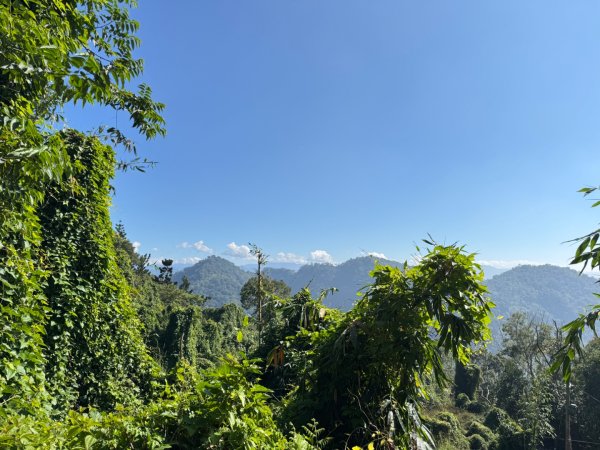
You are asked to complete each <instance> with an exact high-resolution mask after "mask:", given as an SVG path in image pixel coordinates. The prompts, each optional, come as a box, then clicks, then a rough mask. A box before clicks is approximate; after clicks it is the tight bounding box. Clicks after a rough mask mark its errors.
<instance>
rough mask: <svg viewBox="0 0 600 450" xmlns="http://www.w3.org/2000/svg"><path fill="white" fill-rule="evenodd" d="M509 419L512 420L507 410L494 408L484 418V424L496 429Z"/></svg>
mask: <svg viewBox="0 0 600 450" xmlns="http://www.w3.org/2000/svg"><path fill="white" fill-rule="evenodd" d="M509 420H510V418H509V417H508V414H506V412H505V411H503V410H502V409H500V408H492V409H490V411H489V412H488V413H487V415H486V416H485V420H484V422H483V424H484V425H485V426H486V427H488V428H490V429H492V430H494V431H496V430H498V427H499V426H500V424H502V423H504V422H507V421H509Z"/></svg>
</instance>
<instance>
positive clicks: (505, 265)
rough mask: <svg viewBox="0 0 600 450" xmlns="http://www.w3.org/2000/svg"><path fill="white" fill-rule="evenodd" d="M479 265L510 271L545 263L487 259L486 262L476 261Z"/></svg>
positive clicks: (524, 260) (525, 260)
mask: <svg viewBox="0 0 600 450" xmlns="http://www.w3.org/2000/svg"><path fill="white" fill-rule="evenodd" d="M477 262H478V263H479V264H482V265H484V266H491V267H495V268H496V269H512V268H513V267H516V266H526V265H527V266H541V265H543V264H545V263H541V262H537V261H529V260H527V259H512V260H501V259H488V260H479V261H477Z"/></svg>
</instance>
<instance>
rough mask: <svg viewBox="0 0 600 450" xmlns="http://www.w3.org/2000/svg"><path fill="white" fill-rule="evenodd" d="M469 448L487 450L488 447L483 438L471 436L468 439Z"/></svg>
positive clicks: (475, 435) (476, 435)
mask: <svg viewBox="0 0 600 450" xmlns="http://www.w3.org/2000/svg"><path fill="white" fill-rule="evenodd" d="M469 448H470V449H471V450H487V448H488V445H487V442H486V441H485V439H484V438H483V437H481V436H479V435H478V434H473V435H472V436H470V437H469Z"/></svg>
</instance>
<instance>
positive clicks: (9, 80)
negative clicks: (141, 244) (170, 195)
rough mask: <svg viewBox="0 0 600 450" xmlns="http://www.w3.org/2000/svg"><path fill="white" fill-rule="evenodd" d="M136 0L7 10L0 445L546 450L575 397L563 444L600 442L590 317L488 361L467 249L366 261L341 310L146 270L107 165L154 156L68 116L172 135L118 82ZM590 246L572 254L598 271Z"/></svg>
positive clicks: (517, 343) (257, 284)
mask: <svg viewBox="0 0 600 450" xmlns="http://www.w3.org/2000/svg"><path fill="white" fill-rule="evenodd" d="M134 3H135V2H134V1H132V0H125V1H118V0H87V1H67V0H2V2H1V3H0V110H1V114H2V120H0V293H1V296H0V315H1V322H0V323H1V327H0V447H1V448H17V449H43V448H48V449H123V448H135V449H163V448H176V449H192V448H213V449H242V448H246V449H253V448H256V449H278V448H279V449H312V448H332V449H333V448H353V449H355V448H369V449H371V448H389V449H392V448H401V449H409V448H410V449H414V448H417V446H418V447H420V448H427V447H433V446H434V445H437V446H438V448H444V447H445V448H465V449H467V448H472V449H483V448H489V449H493V448H495V449H518V448H523V449H525V448H527V449H530V448H540V446H545V447H546V448H554V447H552V445H555V443H556V442H558V441H559V440H560V439H561V438H562V437H564V436H565V434H564V432H565V430H564V429H563V428H561V427H562V426H563V425H562V424H564V423H565V422H564V421H563V419H562V418H563V416H564V413H565V405H566V408H567V410H569V411H570V410H571V403H572V404H574V405H578V408H577V410H576V411H573V412H572V415H573V416H574V417H576V419H577V420H576V421H575V420H574V421H573V426H572V435H573V442H575V440H578V441H580V442H585V441H587V442H593V441H595V442H598V441H599V440H600V436H599V434H598V433H599V432H600V431H599V429H598V423H599V420H598V412H599V411H600V409H599V408H598V405H597V404H595V403H594V401H596V402H597V399H595V397H594V394H595V393H597V390H598V389H597V388H598V386H597V383H598V379H599V378H598V376H597V372H598V371H599V370H600V369H599V368H600V351H599V345H598V341H592V342H591V343H590V344H588V345H587V346H583V344H582V343H581V341H580V340H577V339H576V338H577V337H578V336H579V334H578V333H579V330H580V328H581V327H580V325H581V326H583V325H586V324H587V325H589V326H593V325H594V322H595V320H596V317H597V311H596V312H592V313H590V315H588V316H585V317H582V318H580V319H577V321H576V322H574V323H573V324H572V325H570V326H569V327H568V328H567V329H566V330H564V331H563V330H561V329H558V328H552V327H551V326H549V325H546V324H539V323H534V322H532V321H531V320H529V319H528V318H527V317H526V316H522V315H517V316H513V317H510V318H509V319H507V320H506V322H505V324H504V326H505V333H506V339H505V341H504V342H503V343H502V348H501V350H500V351H499V353H497V354H490V353H488V352H486V350H485V347H484V344H485V342H486V341H487V340H488V339H489V336H490V332H489V323H490V320H491V317H492V314H491V310H492V308H493V303H492V302H491V300H490V299H489V297H488V296H487V295H486V288H485V286H484V285H483V273H482V271H481V268H480V267H479V266H478V265H477V264H476V263H475V259H474V258H475V256H474V255H473V254H468V253H466V252H465V250H464V248H463V247H460V246H457V245H449V246H445V245H439V244H437V243H435V242H433V241H431V240H428V241H425V247H424V248H423V250H422V251H421V258H420V260H419V263H418V264H416V265H414V266H412V267H409V266H408V265H407V264H405V265H404V266H403V267H392V266H388V265H376V266H375V267H374V268H373V270H372V272H371V276H372V277H373V279H374V281H373V283H372V284H370V285H369V286H367V287H366V288H365V289H364V291H363V292H362V295H361V296H360V298H359V299H358V301H357V302H356V304H355V305H354V307H353V308H352V309H351V310H350V311H348V312H341V311H339V310H336V309H333V308H327V307H325V306H324V305H323V299H324V297H325V296H326V295H327V291H324V292H323V293H322V294H321V295H319V296H316V298H315V297H313V296H312V295H311V293H310V292H309V291H308V290H307V289H301V290H299V291H298V292H295V293H292V292H290V290H289V288H287V287H286V286H285V285H284V284H283V283H280V282H275V281H273V280H270V279H269V278H268V277H267V276H266V275H265V274H264V272H261V265H260V264H259V267H258V269H259V270H258V274H257V278H250V279H249V280H246V281H247V282H246V284H245V285H244V287H243V288H242V292H241V298H242V305H243V307H244V308H246V309H244V308H242V307H241V306H239V305H233V304H229V305H224V306H221V307H218V308H210V307H208V306H207V301H208V299H207V297H204V296H202V295H198V294H194V293H191V289H190V285H189V281H188V282H187V283H186V282H185V279H182V280H180V281H179V284H176V283H175V282H174V280H173V274H172V261H171V260H163V262H162V266H161V267H160V268H159V271H158V273H153V272H152V271H150V270H149V267H148V261H149V258H148V255H140V254H138V253H136V252H135V251H134V247H133V245H132V243H131V242H130V241H129V239H128V237H127V233H126V230H125V227H124V226H123V225H121V224H118V225H116V226H114V225H113V224H112V223H111V220H110V215H109V205H110V200H111V197H110V191H111V187H110V182H111V178H112V177H113V175H114V172H115V170H117V169H120V170H128V169H138V170H144V168H145V167H146V165H147V164H148V163H149V162H148V161H146V160H144V159H142V158H141V157H139V156H138V149H137V147H136V145H135V143H134V141H133V137H132V136H128V135H126V134H125V132H124V131H122V130H120V129H117V128H99V129H98V130H96V131H94V132H82V131H80V130H74V129H70V128H67V127H65V126H64V123H65V121H64V118H63V117H62V114H64V113H63V111H64V107H65V106H67V105H73V104H75V105H80V106H85V105H88V104H97V105H101V106H105V107H108V108H113V109H115V110H117V111H121V112H123V113H124V114H126V115H127V116H129V119H130V123H129V125H130V126H131V127H132V128H133V129H134V130H135V131H136V132H137V133H139V135H140V136H141V137H143V138H148V139H152V138H155V137H157V136H160V135H163V134H164V133H165V123H164V120H163V118H162V116H161V112H162V110H163V107H164V105H162V104H161V103H159V102H156V101H155V100H154V99H153V98H152V92H151V90H150V87H149V86H146V85H140V86H139V87H138V89H137V90H131V89H130V86H131V81H132V80H133V79H134V78H135V77H136V76H138V75H139V74H140V73H141V71H142V68H143V67H142V62H141V61H140V60H137V59H135V58H134V56H133V52H134V50H135V48H136V47H137V46H139V45H140V42H139V39H138V38H137V37H136V35H135V32H136V30H137V27H138V24H137V23H136V22H135V21H134V20H132V19H131V18H130V16H129V8H130V7H133V6H135V4H134ZM117 154H119V155H121V157H119V158H117V156H116V155H117ZM123 158H124V159H123ZM597 240H598V232H594V233H592V234H590V235H589V236H586V237H584V238H583V239H582V244H581V245H580V247H579V250H578V252H577V255H576V260H577V261H589V262H590V263H591V264H592V265H593V266H596V265H598V256H597V247H596V245H597ZM254 251H255V253H254V254H255V255H256V256H257V257H258V259H259V261H262V265H264V264H268V258H267V256H266V255H264V254H263V253H262V251H261V250H260V248H258V247H254ZM261 258H262V259H261ZM292 294H293V295H292ZM565 333H566V337H567V341H566V343H563V334H565ZM555 355H559V357H560V356H562V359H555V360H553V357H554V356H555ZM577 356H579V357H580V358H577ZM583 356H585V358H584V357H583ZM553 361H558V362H554V363H553ZM552 364H554V366H556V365H557V364H559V365H560V366H561V367H563V374H564V376H565V377H566V379H567V384H565V382H564V381H565V380H564V379H563V378H562V377H561V375H556V374H553V373H552V372H550V371H549V370H548V368H549V367H550V366H551V365H552ZM569 383H570V384H569ZM565 395H571V397H572V398H573V399H574V400H573V401H565ZM548 445H550V447H548ZM580 448H584V447H580Z"/></svg>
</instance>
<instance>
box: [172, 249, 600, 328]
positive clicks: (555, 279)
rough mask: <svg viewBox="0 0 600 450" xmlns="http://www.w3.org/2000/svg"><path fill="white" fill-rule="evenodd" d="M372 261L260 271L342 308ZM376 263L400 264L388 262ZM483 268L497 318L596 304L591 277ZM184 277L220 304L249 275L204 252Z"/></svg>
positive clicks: (558, 315) (550, 315) (571, 313)
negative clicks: (489, 275)
mask: <svg viewBox="0 0 600 450" xmlns="http://www.w3.org/2000/svg"><path fill="white" fill-rule="evenodd" d="M374 262H375V259H374V258H372V257H369V256H364V257H359V258H353V259H350V260H348V261H346V262H344V263H342V264H338V265H332V264H309V265H305V266H302V267H300V268H299V269H298V270H292V269H286V268H275V267H269V266H268V265H267V267H266V269H265V273H266V274H267V275H268V276H270V277H271V278H274V279H277V280H282V281H284V282H285V283H286V284H287V285H288V286H290V287H291V288H292V293H294V292H297V291H298V290H299V289H301V288H303V287H305V286H308V287H309V289H310V290H311V292H312V293H313V295H314V296H317V295H319V293H320V292H321V290H323V289H329V288H331V287H335V288H337V289H338V291H337V292H335V293H333V294H330V295H329V296H327V298H326V299H325V303H326V304H327V305H328V306H332V307H335V308H339V309H341V310H343V311H347V310H349V309H350V308H351V307H352V304H353V303H354V302H355V301H356V300H357V298H358V297H357V295H356V293H357V292H358V291H359V290H360V289H362V288H363V287H365V286H366V285H367V284H369V283H370V282H371V278H370V277H369V272H370V271H371V270H372V269H373V265H374ZM379 262H380V263H382V264H389V265H393V266H400V265H401V263H398V262H396V261H389V260H379ZM248 268H249V269H250V267H248ZM252 269H254V267H252ZM483 269H484V272H487V273H490V272H491V273H496V274H495V275H494V276H493V277H492V278H490V279H487V280H486V284H487V286H488V289H489V292H490V296H491V298H492V300H493V301H494V303H496V308H495V310H494V313H495V315H496V316H500V315H502V316H505V317H508V316H509V315H510V314H512V313H514V312H516V311H526V312H528V313H530V314H531V315H533V316H534V317H536V318H539V319H541V320H545V321H552V320H555V321H556V322H557V323H558V324H564V323H565V322H567V321H569V320H572V319H573V318H575V317H576V316H577V314H578V313H581V312H583V311H585V309H586V307H587V306H588V305H591V304H595V303H599V302H600V300H599V299H598V298H597V297H595V296H594V295H593V293H594V292H597V291H600V286H598V284H596V283H595V282H596V280H595V279H594V278H591V277H589V276H586V275H581V276H580V275H578V273H577V272H576V271H574V270H571V269H568V268H565V267H556V266H551V265H543V266H518V267H515V268H513V269H510V270H506V271H503V272H502V273H497V271H498V270H500V269H496V271H494V270H490V268H489V267H485V266H484V267H483ZM491 269H494V268H491ZM183 275H186V276H187V277H188V279H189V280H190V283H191V287H192V289H193V290H194V292H196V293H199V294H203V295H206V296H208V297H210V300H209V302H208V305H209V306H220V305H222V304H225V303H238V304H239V301H240V300H239V292H240V289H241V288H242V286H243V285H244V283H245V282H246V281H247V280H248V279H249V278H250V277H252V276H253V273H252V272H250V271H246V270H243V269H242V268H240V267H238V266H236V265H235V264H233V263H231V262H230V261H228V260H226V259H223V258H220V257H218V256H209V257H208V258H206V259H204V260H202V261H200V262H198V263H197V264H195V265H194V266H192V267H188V268H186V269H184V270H182V271H179V272H176V273H175V275H174V280H175V281H181V279H182V277H183ZM500 326H501V322H496V323H494V326H493V328H494V331H495V333H494V334H495V335H496V336H497V334H498V331H499V329H500Z"/></svg>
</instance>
